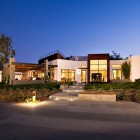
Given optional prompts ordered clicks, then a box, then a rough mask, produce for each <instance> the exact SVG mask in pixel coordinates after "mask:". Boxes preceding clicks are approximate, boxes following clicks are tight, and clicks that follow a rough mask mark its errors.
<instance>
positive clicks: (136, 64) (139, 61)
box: [127, 56, 140, 82]
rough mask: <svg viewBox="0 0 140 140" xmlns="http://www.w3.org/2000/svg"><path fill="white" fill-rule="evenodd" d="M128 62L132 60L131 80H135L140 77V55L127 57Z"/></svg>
mask: <svg viewBox="0 0 140 140" xmlns="http://www.w3.org/2000/svg"><path fill="white" fill-rule="evenodd" d="M127 62H128V63H129V62H130V65H131V69H130V73H131V74H130V80H131V81H132V82H134V81H135V79H139V78H140V56H131V57H129V58H128V59H127Z"/></svg>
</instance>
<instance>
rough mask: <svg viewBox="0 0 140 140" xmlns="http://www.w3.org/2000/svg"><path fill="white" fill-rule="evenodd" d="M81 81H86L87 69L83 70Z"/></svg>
mask: <svg viewBox="0 0 140 140" xmlns="http://www.w3.org/2000/svg"><path fill="white" fill-rule="evenodd" d="M81 82H82V83H85V82H86V70H81Z"/></svg>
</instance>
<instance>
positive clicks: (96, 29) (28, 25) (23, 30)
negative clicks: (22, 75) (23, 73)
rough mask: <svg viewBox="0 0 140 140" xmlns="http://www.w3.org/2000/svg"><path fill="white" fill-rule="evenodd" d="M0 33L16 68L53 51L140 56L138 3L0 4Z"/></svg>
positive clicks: (11, 0) (51, 0)
mask: <svg viewBox="0 0 140 140" xmlns="http://www.w3.org/2000/svg"><path fill="white" fill-rule="evenodd" d="M0 33H3V34H5V35H7V36H9V37H11V38H12V40H13V48H14V49H15V50H16V61H17V62H33V63H37V61H38V59H39V57H40V56H43V55H45V54H47V53H49V52H52V51H54V50H60V51H61V52H62V53H63V54H64V55H65V56H71V55H73V56H74V55H79V56H82V55H87V54H89V53H90V54H91V53H93V54H94V53H112V51H115V52H117V53H120V54H121V56H122V57H124V58H125V57H127V56H129V55H140V0H0Z"/></svg>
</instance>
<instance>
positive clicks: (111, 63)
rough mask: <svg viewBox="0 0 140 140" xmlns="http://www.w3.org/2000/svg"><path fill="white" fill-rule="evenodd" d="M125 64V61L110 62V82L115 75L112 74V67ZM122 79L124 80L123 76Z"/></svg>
mask: <svg viewBox="0 0 140 140" xmlns="http://www.w3.org/2000/svg"><path fill="white" fill-rule="evenodd" d="M124 62H125V60H110V80H112V79H113V73H112V70H113V68H112V65H122V64H123V63H124ZM115 69H120V68H115ZM122 79H124V77H123V75H122Z"/></svg>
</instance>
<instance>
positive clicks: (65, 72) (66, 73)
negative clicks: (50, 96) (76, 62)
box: [61, 69, 75, 82]
mask: <svg viewBox="0 0 140 140" xmlns="http://www.w3.org/2000/svg"><path fill="white" fill-rule="evenodd" d="M61 81H62V82H71V81H75V71H74V70H70V69H62V70H61Z"/></svg>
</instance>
